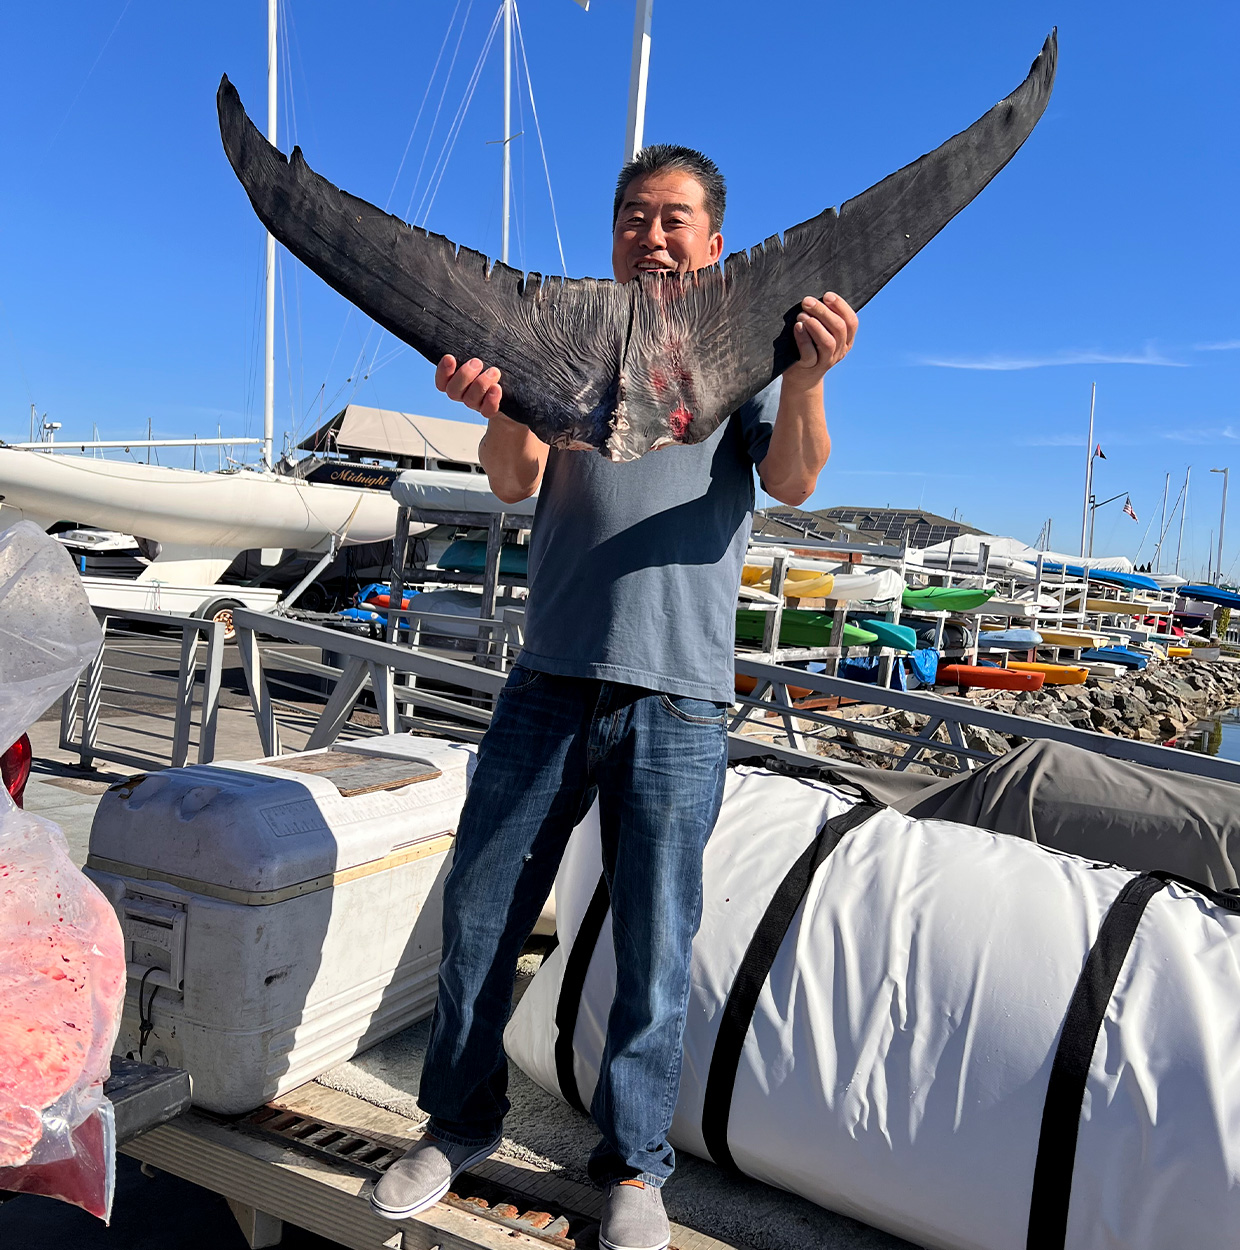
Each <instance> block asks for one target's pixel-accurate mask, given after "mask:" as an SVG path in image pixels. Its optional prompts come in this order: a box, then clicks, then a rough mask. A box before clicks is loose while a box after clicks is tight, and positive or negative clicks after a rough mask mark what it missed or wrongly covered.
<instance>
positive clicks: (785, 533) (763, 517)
mask: <svg viewBox="0 0 1240 1250" xmlns="http://www.w3.org/2000/svg"><path fill="white" fill-rule="evenodd" d="M753 532H754V533H755V534H756V535H758V536H759V537H766V538H795V537H797V536H798V535H799V536H801V537H803V538H821V539H826V540H828V541H830V542H838V543H849V542H852V543H856V542H875V541H877V540H876V538H875V536H874V535H872V534H858V533H857V532H856V531H855V530H853V529H852V528H851V527H846V526H844V525H839V524H835V523H833V522H831V521H829V520H827V518H826V517H825V516H824V515H823V514H822V513H818V512H806V511H804V510H803V509H801V508H792V507H787V506H785V507H779V508H763V509H762V510H761V511H759V512H755V513H754V514H753Z"/></svg>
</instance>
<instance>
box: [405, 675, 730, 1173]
mask: <svg viewBox="0 0 1240 1250" xmlns="http://www.w3.org/2000/svg"><path fill="white" fill-rule="evenodd" d="M725 712H726V708H725V707H724V706H723V705H722V704H718V703H710V702H707V701H705V700H703V699H692V698H687V697H684V696H681V695H666V694H655V693H652V692H650V691H648V690H642V689H639V688H638V687H635V686H625V685H620V684H618V683H614V682H605V681H592V680H587V679H583V678H575V677H557V676H553V675H552V674H549V673H538V672H534V671H532V670H530V669H525V668H521V667H516V668H514V669H513V671H512V674H511V676H510V677H509V680H508V684H507V686H505V688H504V690H503V692H502V693H501V694H500V697H499V702H498V704H497V706H496V709H495V716H494V719H493V720H492V722H491V727H490V729H489V730H488V731H487V733H486V736H485V737H484V738H483V740H482V745H481V746H480V747H479V749H478V763H477V769H476V771H475V773H474V778H473V782H472V783H471V785H470V789H469V796H468V798H467V799H466V801H465V807H464V810H463V812H462V813H461V820H460V824H459V827H458V829H457V835H456V849H455V852H454V856H453V862H452V869H451V871H450V872H449V874H448V877H447V880H446V882H445V883H444V921H443V963H442V965H441V966H440V969H439V1000H438V1003H437V1005H436V1008H435V1016H434V1020H433V1021H432V1024H431V1037H430V1044H429V1046H428V1048H427V1053H426V1064H425V1067H424V1069H423V1073H422V1085H421V1091H420V1093H419V1095H418V1101H419V1102H420V1104H421V1106H422V1109H423V1110H424V1111H427V1112H429V1114H430V1117H431V1119H430V1123H429V1125H428V1127H429V1129H430V1132H431V1133H433V1134H434V1135H435V1136H436V1137H439V1138H440V1139H441V1140H444V1141H449V1142H454V1143H457V1144H460V1145H482V1144H484V1143H486V1142H488V1141H491V1140H492V1139H493V1138H494V1137H495V1136H496V1134H497V1133H498V1132H499V1131H500V1128H501V1126H502V1124H503V1119H504V1115H505V1114H506V1112H507V1111H508V1106H509V1104H508V1098H507V1089H508V1062H507V1059H506V1058H505V1056H504V1049H503V1030H504V1025H505V1024H506V1023H507V1020H508V1013H509V1006H510V1002H511V998H512V988H513V980H514V976H515V968H516V962H517V956H518V955H519V954H520V951H521V948H522V946H523V945H524V943H525V941H526V939H527V938H528V937H529V935H530V932H531V931H532V929H533V927H534V924H535V922H536V921H537V919H538V915H539V913H540V911H541V910H542V907H543V904H544V903H545V902H546V900H547V896H548V895H549V894H550V892H551V886H552V883H553V882H554V880H555V874H556V870H557V868H558V867H559V863H560V858H561V856H562V855H563V853H564V847H565V845H566V844H567V842H568V837H569V834H570V833H571V832H572V830H573V827H574V826H575V825H576V824H577V823H578V821H579V820H581V818H582V817H583V816H584V815H585V814H586V812H587V811H588V810H589V809H590V806H591V804H592V803H593V802H594V799H595V796H596V795H597V797H598V803H599V819H600V824H601V828H602V843H603V864H604V871H605V873H606V875H607V878H608V885H609V886H610V889H611V903H612V933H613V936H614V941H615V948H616V972H617V976H616V996H615V999H614V1000H613V1002H612V1007H611V1014H610V1015H609V1017H608V1021H607V1042H606V1045H605V1047H604V1051H603V1058H602V1068H601V1072H600V1076H599V1082H598V1086H597V1087H596V1089H595V1092H594V1100H593V1103H592V1105H591V1108H590V1114H591V1115H592V1117H593V1119H594V1122H595V1124H596V1125H597V1126H598V1129H599V1132H600V1133H601V1134H602V1140H601V1142H600V1143H599V1145H598V1146H597V1147H596V1149H595V1150H594V1153H593V1154H592V1155H591V1156H590V1164H589V1168H590V1175H591V1177H592V1178H593V1179H594V1180H595V1181H596V1182H597V1183H599V1184H603V1185H605V1184H609V1183H611V1182H614V1181H619V1180H624V1179H627V1178H633V1177H639V1178H641V1179H642V1180H644V1181H646V1182H647V1183H648V1184H651V1185H662V1183H663V1182H664V1181H665V1180H666V1179H667V1177H668V1176H670V1175H671V1172H672V1169H673V1167H674V1166H675V1155H674V1153H673V1151H672V1148H671V1146H670V1145H668V1142H667V1132H668V1129H669V1128H670V1127H671V1122H672V1113H673V1111H674V1109H675V1106H676V1097H677V1094H678V1092H679V1087H680V1065H681V1038H682V1034H683V1032H684V1023H685V1011H686V1008H687V1005H688V1001H689V959H690V954H691V947H692V942H693V935H694V934H695V933H696V932H697V927H698V924H699V922H700V920H701V914H702V851H703V848H704V847H705V845H706V839H707V838H708V837H709V836H710V832H711V830H712V829H713V828H714V824H715V819H716V817H717V816H718V815H719V805H720V802H721V801H722V797H723V781H724V775H725V769H726V763H727V731H726V725H725V720H724V716H725Z"/></svg>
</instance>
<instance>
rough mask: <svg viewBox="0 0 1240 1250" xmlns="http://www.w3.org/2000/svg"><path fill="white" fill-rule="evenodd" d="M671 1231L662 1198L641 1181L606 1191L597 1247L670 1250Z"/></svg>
mask: <svg viewBox="0 0 1240 1250" xmlns="http://www.w3.org/2000/svg"><path fill="white" fill-rule="evenodd" d="M671 1240H672V1229H671V1226H670V1225H669V1224H668V1222H667V1215H666V1213H665V1212H664V1210H663V1195H662V1194H661V1193H660V1192H659V1191H658V1190H657V1189H656V1188H655V1187H654V1186H653V1185H647V1184H644V1183H643V1182H642V1181H620V1182H619V1184H616V1185H611V1186H610V1187H609V1188H608V1190H607V1205H606V1206H605V1207H604V1209H603V1223H602V1227H601V1228H600V1229H599V1235H598V1244H599V1245H600V1246H601V1247H602V1248H603V1250H667V1247H668V1245H669V1243H670V1242H671Z"/></svg>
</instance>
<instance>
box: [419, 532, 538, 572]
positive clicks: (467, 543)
mask: <svg viewBox="0 0 1240 1250" xmlns="http://www.w3.org/2000/svg"><path fill="white" fill-rule="evenodd" d="M529 560H530V549H529V548H528V547H521V546H518V545H517V544H516V543H505V544H504V545H503V547H501V548H500V553H499V571H500V572H501V573H510V574H513V575H514V576H517V577H524V576H526V574H527V572H528V571H529ZM439 567H440V568H441V569H444V570H446V571H447V572H450V573H482V572H484V571H485V570H486V567H487V545H486V543H483V542H479V541H478V540H477V539H475V538H458V539H456V541H455V542H452V543H449V544H448V547H447V549H446V550H445V551H444V553H443V555H441V556H440V557H439Z"/></svg>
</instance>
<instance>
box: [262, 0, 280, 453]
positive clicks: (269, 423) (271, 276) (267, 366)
mask: <svg viewBox="0 0 1240 1250" xmlns="http://www.w3.org/2000/svg"><path fill="white" fill-rule="evenodd" d="M278 2H279V0H267V141H268V142H269V143H271V144H272V145H273V146H275V145H276V141H277V135H276V68H277V66H276V22H277V12H276V6H277V4H278ZM266 293H267V351H266V356H265V358H264V373H263V467H264V468H265V469H270V468H271V464H272V460H271V444H272V441H273V439H274V437H275V425H276V240H275V236H274V235H271V234H268V236H267V277H266Z"/></svg>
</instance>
